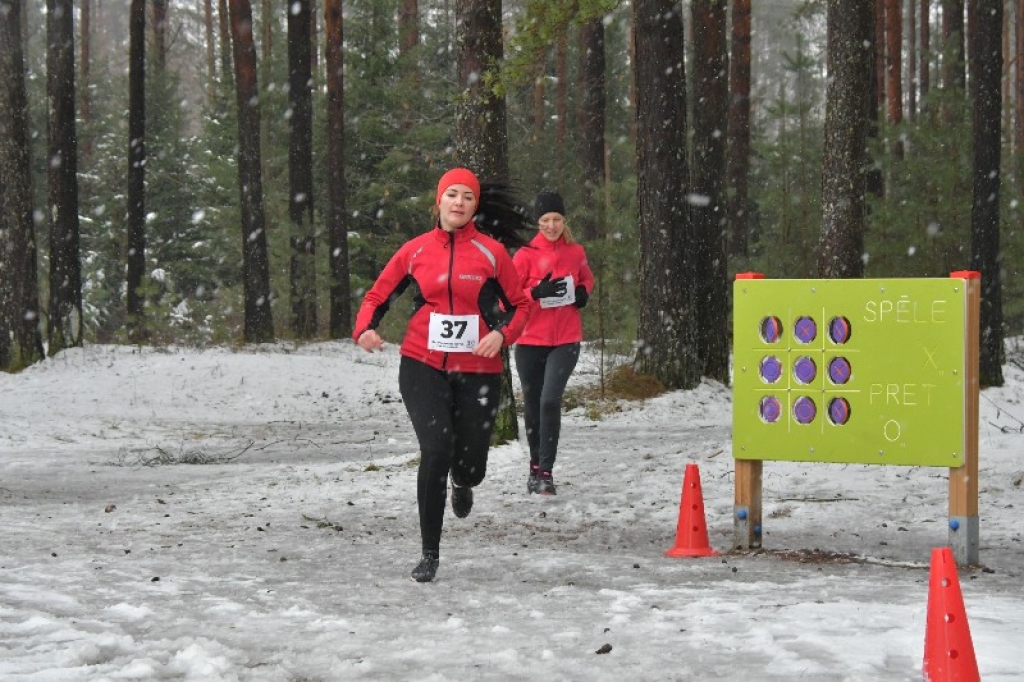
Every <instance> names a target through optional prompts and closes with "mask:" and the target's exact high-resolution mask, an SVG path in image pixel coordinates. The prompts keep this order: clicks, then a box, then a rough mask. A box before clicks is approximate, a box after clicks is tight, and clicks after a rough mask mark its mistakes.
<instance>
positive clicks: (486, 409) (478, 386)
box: [448, 373, 501, 488]
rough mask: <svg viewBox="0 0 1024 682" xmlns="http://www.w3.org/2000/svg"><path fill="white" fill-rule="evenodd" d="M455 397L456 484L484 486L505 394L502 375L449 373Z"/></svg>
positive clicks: (454, 482)
mask: <svg viewBox="0 0 1024 682" xmlns="http://www.w3.org/2000/svg"><path fill="white" fill-rule="evenodd" d="M448 377H449V382H450V386H451V389H452V393H453V396H454V406H455V410H454V414H455V416H454V421H453V424H454V459H453V461H452V463H451V469H452V485H457V486H459V487H461V488H465V487H469V488H472V487H475V486H478V485H480V482H481V481H483V480H484V476H485V475H486V474H487V453H488V450H489V449H490V447H491V435H492V434H493V433H494V420H495V418H496V417H497V415H498V405H499V402H500V394H501V375H500V374H458V373H452V374H449V375H448Z"/></svg>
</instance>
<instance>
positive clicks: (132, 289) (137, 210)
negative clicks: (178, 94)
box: [125, 0, 146, 343]
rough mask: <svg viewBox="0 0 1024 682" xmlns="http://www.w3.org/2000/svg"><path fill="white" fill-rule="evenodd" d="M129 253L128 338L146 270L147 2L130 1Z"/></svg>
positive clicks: (141, 320) (139, 329)
mask: <svg viewBox="0 0 1024 682" xmlns="http://www.w3.org/2000/svg"><path fill="white" fill-rule="evenodd" d="M128 36H129V37H128V210H127V212H126V213H127V228H128V250H127V251H128V252H127V254H126V259H127V273H126V281H125V286H126V289H127V293H126V307H127V313H128V338H129V340H131V341H132V343H142V342H143V341H144V340H145V338H146V332H145V305H146V299H145V294H144V293H143V291H142V282H143V279H144V278H145V270H146V189H145V188H146V2H145V0H131V4H130V5H129V29H128Z"/></svg>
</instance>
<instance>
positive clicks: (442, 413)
mask: <svg viewBox="0 0 1024 682" xmlns="http://www.w3.org/2000/svg"><path fill="white" fill-rule="evenodd" d="M398 387H399V390H400V391H401V393H402V400H403V401H404V402H405V409H406V410H407V411H408V412H409V419H410V420H411V421H412V426H413V429H414V430H415V431H416V439H417V440H418V441H419V445H420V468H419V473H418V476H417V479H416V501H417V502H418V504H419V511H420V536H421V537H422V540H423V551H424V552H437V551H438V549H439V547H440V545H441V529H442V527H443V525H444V503H445V499H446V498H447V496H448V471H449V469H450V468H451V465H452V444H453V442H454V436H453V431H454V430H453V428H452V413H453V401H454V396H453V392H452V388H451V386H450V385H449V383H448V379H447V377H446V376H445V373H444V372H441V371H440V370H436V369H434V368H433V367H429V366H428V365H425V364H423V363H422V362H417V361H416V360H412V359H410V358H407V357H404V356H403V357H402V360H401V364H400V365H399V370H398Z"/></svg>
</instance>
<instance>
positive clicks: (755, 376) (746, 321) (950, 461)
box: [733, 278, 966, 468]
mask: <svg viewBox="0 0 1024 682" xmlns="http://www.w3.org/2000/svg"><path fill="white" fill-rule="evenodd" d="M965 288H966V287H965V282H964V280H962V279H956V278H949V279H892V280H885V279H876V280H864V279H860V280H849V279H847V280H771V279H743V280H736V281H735V283H734V285H733V351H734V373H733V456H734V457H735V458H736V459H759V460H788V461H802V462H850V463H854V462H857V463H867V464H901V465H922V466H939V467H950V468H956V467H959V466H961V465H962V464H963V463H964V460H963V458H964V447H965V440H964V431H965V425H964V414H965V396H966V390H965V383H964V373H965V366H966V361H965V339H966V334H965V308H966V295H965Z"/></svg>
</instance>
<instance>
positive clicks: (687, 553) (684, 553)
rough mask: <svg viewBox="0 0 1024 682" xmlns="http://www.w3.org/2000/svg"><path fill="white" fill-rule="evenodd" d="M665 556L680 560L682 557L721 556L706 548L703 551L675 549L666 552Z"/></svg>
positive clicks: (697, 549) (683, 548)
mask: <svg viewBox="0 0 1024 682" xmlns="http://www.w3.org/2000/svg"><path fill="white" fill-rule="evenodd" d="M665 556H667V557H672V558H673V559H678V558H680V557H697V556H721V555H720V554H719V553H718V552H716V551H715V550H713V549H711V548H710V547H705V548H703V549H699V548H695V549H687V548H685V547H673V548H672V549H667V550H665Z"/></svg>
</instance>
